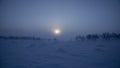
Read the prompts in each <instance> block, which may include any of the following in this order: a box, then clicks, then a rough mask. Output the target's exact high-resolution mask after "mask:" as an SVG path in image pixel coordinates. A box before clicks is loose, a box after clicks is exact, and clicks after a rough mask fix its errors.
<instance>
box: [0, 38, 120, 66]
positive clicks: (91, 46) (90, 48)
mask: <svg viewBox="0 0 120 68" xmlns="http://www.w3.org/2000/svg"><path fill="white" fill-rule="evenodd" d="M0 68H120V40H114V41H79V42H78V41H66V42H65V41H64V42H62V41H61V42H60V41H40V40H2V39H0Z"/></svg>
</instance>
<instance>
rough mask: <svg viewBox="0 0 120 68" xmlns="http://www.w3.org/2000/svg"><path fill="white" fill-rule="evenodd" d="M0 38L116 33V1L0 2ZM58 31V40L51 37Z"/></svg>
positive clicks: (119, 25)
mask: <svg viewBox="0 0 120 68" xmlns="http://www.w3.org/2000/svg"><path fill="white" fill-rule="evenodd" d="M0 10H1V11H0V35H13V36H40V37H43V38H44V37H45V38H52V37H60V38H71V37H74V36H75V35H78V34H81V35H83V34H89V33H90V34H91V33H103V32H120V1H119V0H0ZM54 29H60V30H61V33H60V34H59V36H57V35H55V34H54V33H53V31H54Z"/></svg>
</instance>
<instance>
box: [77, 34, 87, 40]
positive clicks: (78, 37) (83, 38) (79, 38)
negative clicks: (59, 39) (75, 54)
mask: <svg viewBox="0 0 120 68" xmlns="http://www.w3.org/2000/svg"><path fill="white" fill-rule="evenodd" d="M75 39H76V40H77V41H80V40H85V37H84V36H80V35H79V36H76V37H75Z"/></svg>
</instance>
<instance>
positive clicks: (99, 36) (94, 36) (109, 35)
mask: <svg viewBox="0 0 120 68" xmlns="http://www.w3.org/2000/svg"><path fill="white" fill-rule="evenodd" d="M100 39H103V40H120V33H109V32H106V33H102V34H88V35H85V36H81V35H77V36H76V37H75V40H100Z"/></svg>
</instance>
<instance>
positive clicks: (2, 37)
mask: <svg viewBox="0 0 120 68" xmlns="http://www.w3.org/2000/svg"><path fill="white" fill-rule="evenodd" d="M0 39H5V40H7V39H12V40H47V41H52V40H53V41H57V40H58V39H56V38H53V39H50V38H48V39H45V38H40V37H31V36H0Z"/></svg>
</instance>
